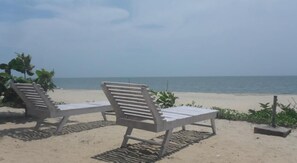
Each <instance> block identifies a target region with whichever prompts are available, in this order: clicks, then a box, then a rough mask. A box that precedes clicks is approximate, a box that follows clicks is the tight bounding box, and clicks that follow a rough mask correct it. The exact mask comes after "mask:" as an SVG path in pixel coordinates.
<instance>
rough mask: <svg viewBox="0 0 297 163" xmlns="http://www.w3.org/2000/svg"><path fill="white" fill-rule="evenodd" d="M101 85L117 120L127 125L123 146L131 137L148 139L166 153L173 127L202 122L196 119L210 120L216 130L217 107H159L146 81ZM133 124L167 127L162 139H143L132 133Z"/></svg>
mask: <svg viewBox="0 0 297 163" xmlns="http://www.w3.org/2000/svg"><path fill="white" fill-rule="evenodd" d="M101 86H102V89H103V91H104V93H105V95H106V96H107V98H108V100H109V102H110V103H111V105H112V107H113V109H114V110H115V113H116V124H118V125H122V126H126V127H127V131H126V134H125V135H124V140H123V142H122V147H125V146H126V145H127V142H128V139H134V140H138V141H145V142H148V143H152V144H157V145H160V146H161V149H160V151H159V156H162V155H164V153H165V151H166V147H167V145H168V143H169V140H170V136H171V134H172V130H173V129H174V128H176V127H182V128H183V129H184V130H185V125H189V124H192V125H199V124H197V123H196V122H199V121H204V120H210V123H211V125H202V126H204V127H211V128H212V131H213V133H214V134H215V133H216V130H215V121H214V120H215V118H216V116H217V111H216V110H211V109H204V108H196V107H188V106H179V107H171V108H167V109H159V108H158V107H157V105H156V104H155V102H154V98H153V97H152V96H151V94H150V92H149V89H148V87H147V86H146V85H143V84H132V83H119V82H102V85H101ZM133 128H136V129H141V130H146V131H152V132H161V131H166V133H165V136H164V139H163V141H162V142H161V143H158V142H155V141H151V140H144V139H141V138H137V137H133V136H131V133H132V130H133Z"/></svg>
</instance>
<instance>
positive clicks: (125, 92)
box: [110, 90, 142, 96]
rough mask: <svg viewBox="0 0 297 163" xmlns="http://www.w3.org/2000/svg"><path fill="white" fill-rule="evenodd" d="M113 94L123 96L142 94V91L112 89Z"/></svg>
mask: <svg viewBox="0 0 297 163" xmlns="http://www.w3.org/2000/svg"><path fill="white" fill-rule="evenodd" d="M110 93H111V94H113V95H122V96H125V95H138V96H139V95H142V93H141V92H128V91H116V90H115V91H111V92H110Z"/></svg>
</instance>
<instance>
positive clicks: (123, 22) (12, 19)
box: [0, 0, 297, 77]
mask: <svg viewBox="0 0 297 163" xmlns="http://www.w3.org/2000/svg"><path fill="white" fill-rule="evenodd" d="M16 52H17V53H22V52H24V53H25V54H30V55H31V56H32V62H31V63H32V64H33V65H35V66H36V69H41V68H45V69H47V70H54V71H55V77H150V76H262V75H265V76H271V75H297V1H296V0H63V1H61V0H0V62H1V63H7V62H9V61H10V60H11V59H12V58H14V57H16V54H15V53H16Z"/></svg>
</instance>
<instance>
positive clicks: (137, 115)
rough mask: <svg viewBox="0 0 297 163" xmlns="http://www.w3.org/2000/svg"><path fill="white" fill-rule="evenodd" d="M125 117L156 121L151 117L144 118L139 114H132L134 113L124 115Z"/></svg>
mask: <svg viewBox="0 0 297 163" xmlns="http://www.w3.org/2000/svg"><path fill="white" fill-rule="evenodd" d="M124 115H128V116H132V117H134V116H135V117H137V118H143V119H148V120H154V118H153V117H150V116H142V115H139V114H132V113H124Z"/></svg>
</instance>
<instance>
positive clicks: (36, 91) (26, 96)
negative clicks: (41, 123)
mask: <svg viewBox="0 0 297 163" xmlns="http://www.w3.org/2000/svg"><path fill="white" fill-rule="evenodd" d="M10 84H11V87H12V88H13V89H14V91H15V92H16V93H17V94H18V95H19V96H20V97H21V99H22V100H23V101H24V102H25V104H26V107H27V111H28V114H30V115H32V116H34V115H35V116H39V117H40V116H44V117H51V115H52V114H54V113H55V111H56V106H55V105H54V104H53V102H52V101H51V99H50V98H49V96H48V95H47V94H46V93H45V91H44V90H43V89H42V87H41V86H40V85H39V84H36V83H13V82H11V83H10Z"/></svg>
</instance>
